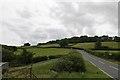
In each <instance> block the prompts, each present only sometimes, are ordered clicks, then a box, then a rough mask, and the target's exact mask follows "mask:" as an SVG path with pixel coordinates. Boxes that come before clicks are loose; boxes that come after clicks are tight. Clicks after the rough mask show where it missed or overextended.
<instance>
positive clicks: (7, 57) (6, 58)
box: [2, 48, 15, 62]
mask: <svg viewBox="0 0 120 80" xmlns="http://www.w3.org/2000/svg"><path fill="white" fill-rule="evenodd" d="M14 58H15V55H14V53H13V51H10V50H8V49H5V48H2V61H3V62H10V61H12V60H14Z"/></svg>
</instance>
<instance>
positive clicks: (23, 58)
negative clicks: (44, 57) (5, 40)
mask: <svg viewBox="0 0 120 80" xmlns="http://www.w3.org/2000/svg"><path fill="white" fill-rule="evenodd" d="M33 55H34V54H33V53H32V52H29V51H27V50H26V49H23V51H22V53H21V55H20V56H19V62H20V63H22V64H29V63H32V58H33Z"/></svg>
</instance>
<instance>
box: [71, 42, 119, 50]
mask: <svg viewBox="0 0 120 80" xmlns="http://www.w3.org/2000/svg"><path fill="white" fill-rule="evenodd" d="M119 43H120V42H119ZM119 43H118V42H102V46H107V47H109V48H113V49H118V48H119V46H118V44H119ZM73 47H78V48H84V49H90V48H95V42H85V43H78V44H76V45H74V46H73Z"/></svg>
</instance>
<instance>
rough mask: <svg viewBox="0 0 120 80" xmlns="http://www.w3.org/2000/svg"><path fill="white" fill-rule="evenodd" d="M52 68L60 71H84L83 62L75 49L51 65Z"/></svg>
mask: <svg viewBox="0 0 120 80" xmlns="http://www.w3.org/2000/svg"><path fill="white" fill-rule="evenodd" d="M52 70H54V71H57V72H61V71H67V72H85V71H86V68H85V64H84V60H83V58H82V55H80V53H79V52H77V51H72V52H70V53H69V54H68V55H66V56H63V57H62V58H60V59H59V60H58V61H57V62H56V63H55V64H54V65H53V67H52Z"/></svg>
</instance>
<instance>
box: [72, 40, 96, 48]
mask: <svg viewBox="0 0 120 80" xmlns="http://www.w3.org/2000/svg"><path fill="white" fill-rule="evenodd" d="M94 46H95V44H94V42H86V43H78V44H76V45H74V46H73V47H78V48H85V49H89V48H94Z"/></svg>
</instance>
